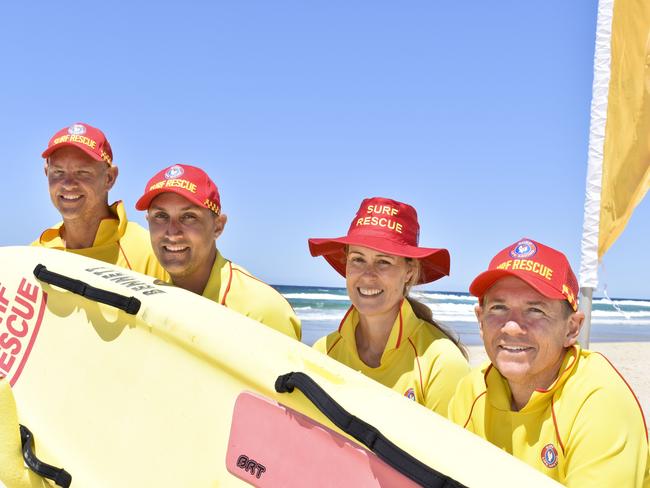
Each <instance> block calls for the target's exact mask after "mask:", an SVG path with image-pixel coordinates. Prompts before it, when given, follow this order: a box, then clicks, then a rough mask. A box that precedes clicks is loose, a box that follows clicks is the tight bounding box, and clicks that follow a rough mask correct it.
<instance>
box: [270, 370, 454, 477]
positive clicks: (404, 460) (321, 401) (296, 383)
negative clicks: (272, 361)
mask: <svg viewBox="0 0 650 488" xmlns="http://www.w3.org/2000/svg"><path fill="white" fill-rule="evenodd" d="M294 388H298V389H299V390H300V391H301V392H302V393H303V394H304V395H305V396H306V397H307V399H309V400H310V401H311V402H312V403H313V404H314V406H315V407H316V408H318V410H320V411H321V412H322V413H323V414H324V415H325V416H326V417H327V418H328V419H330V420H331V421H332V422H333V423H334V425H336V426H337V427H338V428H339V429H341V430H342V431H343V432H345V433H346V434H349V435H351V436H352V437H354V438H355V439H357V440H358V441H359V442H361V443H362V444H364V445H365V446H366V447H368V449H370V450H371V451H372V452H374V453H375V454H377V456H378V457H379V458H381V459H382V460H383V461H384V462H386V463H387V464H388V465H390V466H392V467H393V468H395V469H396V470H397V471H399V472H400V473H402V474H403V475H404V476H406V477H407V478H409V479H411V480H413V481H415V482H416V483H419V484H420V485H422V486H425V487H431V488H465V485H462V484H461V483H459V482H458V481H455V480H453V479H451V478H449V477H448V476H445V475H444V474H442V473H440V472H438V471H436V470H435V469H433V468H430V467H429V466H427V465H426V464H424V463H422V462H421V461H418V460H417V459H415V458H414V457H413V456H411V455H410V454H408V453H407V452H406V451H403V450H402V449H400V448H399V447H397V446H396V445H395V444H393V443H392V442H391V441H389V440H388V439H386V437H384V435H383V434H382V433H381V432H379V430H378V429H376V428H375V427H373V426H372V425H370V424H368V423H366V422H364V421H363V420H361V419H358V418H357V417H355V416H354V415H351V414H350V413H348V412H347V411H346V410H345V409H344V408H343V407H341V405H339V404H338V403H336V401H334V399H333V398H332V397H331V396H329V395H328V394H327V393H326V392H325V390H323V389H322V388H321V387H320V386H318V384H317V383H316V382H315V381H314V380H313V379H311V378H310V377H309V376H308V375H306V374H305V373H287V374H284V375H282V376H278V379H277V380H275V391H277V392H278V393H287V392H288V393H291V392H292V391H293V389H294ZM432 442H433V441H432Z"/></svg>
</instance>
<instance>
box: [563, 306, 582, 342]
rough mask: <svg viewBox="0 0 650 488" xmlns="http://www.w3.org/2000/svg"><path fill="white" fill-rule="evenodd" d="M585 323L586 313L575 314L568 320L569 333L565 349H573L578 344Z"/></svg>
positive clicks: (567, 333)
mask: <svg viewBox="0 0 650 488" xmlns="http://www.w3.org/2000/svg"><path fill="white" fill-rule="evenodd" d="M584 322H585V314H584V312H574V313H572V314H571V315H569V318H568V319H567V332H566V338H565V341H564V347H571V346H573V345H574V344H575V343H576V342H578V336H579V335H580V330H582V324H584Z"/></svg>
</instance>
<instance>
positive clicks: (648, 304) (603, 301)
mask: <svg viewBox="0 0 650 488" xmlns="http://www.w3.org/2000/svg"><path fill="white" fill-rule="evenodd" d="M593 303H594V305H596V304H598V305H608V306H613V305H612V303H615V304H616V305H618V306H619V307H643V308H650V301H646V300H617V299H614V300H609V299H607V298H599V299H597V300H594V301H593Z"/></svg>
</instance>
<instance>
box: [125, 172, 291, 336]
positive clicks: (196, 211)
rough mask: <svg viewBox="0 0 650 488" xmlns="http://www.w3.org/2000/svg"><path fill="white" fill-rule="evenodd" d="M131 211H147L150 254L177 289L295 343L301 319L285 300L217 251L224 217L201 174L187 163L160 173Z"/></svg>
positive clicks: (211, 186) (211, 184)
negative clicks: (291, 339) (154, 257)
mask: <svg viewBox="0 0 650 488" xmlns="http://www.w3.org/2000/svg"><path fill="white" fill-rule="evenodd" d="M135 207H136V208H137V209H138V210H147V221H148V222H149V233H150V235H151V244H152V246H153V249H154V252H155V253H156V256H157V257H158V259H159V260H160V263H161V264H162V266H163V267H164V268H165V269H166V270H167V271H168V272H169V274H170V276H171V279H172V281H173V283H174V284H175V285H176V286H178V287H180V288H184V289H186V290H189V291H191V292H194V293H196V294H198V295H202V296H204V297H206V298H209V299H210V300H214V301H215V302H217V303H220V304H221V305H224V306H226V307H229V308H231V309H233V310H235V311H237V312H239V313H241V314H243V315H246V316H247V317H250V318H252V319H254V320H257V321H258V322H262V323H263V324H265V325H267V326H269V327H271V328H273V329H275V330H278V331H280V332H282V333H284V334H286V335H288V336H289V337H293V338H295V339H298V340H300V335H301V330H300V320H299V319H298V318H297V317H296V315H295V313H294V311H293V309H292V308H291V305H289V303H288V302H287V301H286V300H285V299H284V297H283V296H282V295H280V294H279V293H278V292H277V291H275V290H274V289H273V288H271V287H270V286H269V285H267V284H265V283H263V282H262V281H260V280H258V279H257V278H255V277H253V276H252V275H251V274H250V273H249V272H248V271H246V270H245V269H244V268H242V267H241V266H238V265H236V264H234V263H232V262H231V261H228V260H227V259H225V258H224V257H223V256H222V255H221V253H220V252H219V251H218V250H217V246H216V239H217V237H219V236H220V235H221V233H222V232H223V229H224V227H225V225H226V221H227V218H226V215H225V214H223V213H221V200H220V198H219V191H218V190H217V186H216V185H215V184H214V182H213V181H212V180H211V179H210V177H208V175H207V174H206V173H205V172H204V171H203V170H201V169H200V168H197V167H195V166H190V165H187V164H175V165H172V166H170V167H168V168H165V169H163V170H162V171H160V172H158V173H157V174H156V175H155V176H154V177H153V178H151V180H149V182H148V183H147V186H146V187H145V189H144V194H143V195H142V197H140V199H139V200H138V201H137V203H136V205H135Z"/></svg>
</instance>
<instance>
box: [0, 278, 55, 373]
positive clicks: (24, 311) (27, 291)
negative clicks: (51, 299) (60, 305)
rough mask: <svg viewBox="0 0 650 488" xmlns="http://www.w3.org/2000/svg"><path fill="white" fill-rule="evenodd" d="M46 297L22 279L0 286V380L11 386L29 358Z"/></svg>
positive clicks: (38, 289) (40, 290) (34, 286)
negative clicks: (2, 379) (4, 379)
mask: <svg viewBox="0 0 650 488" xmlns="http://www.w3.org/2000/svg"><path fill="white" fill-rule="evenodd" d="M46 302H47V294H46V293H45V292H44V291H43V290H42V289H41V288H40V287H39V286H38V285H37V284H34V283H30V282H29V281H27V279H26V278H22V279H21V280H20V282H19V283H18V286H16V285H15V284H13V285H12V284H7V283H0V376H4V377H6V378H7V379H8V380H9V384H10V385H11V386H14V385H15V384H16V381H18V378H19V377H20V373H22V371H23V368H24V367H25V363H26V362H27V359H28V358H29V355H30V353H31V352H32V348H33V347H34V343H35V342H36V337H37V335H38V331H39V329H40V327H41V322H42V321H43V314H44V313H45V304H46Z"/></svg>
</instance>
